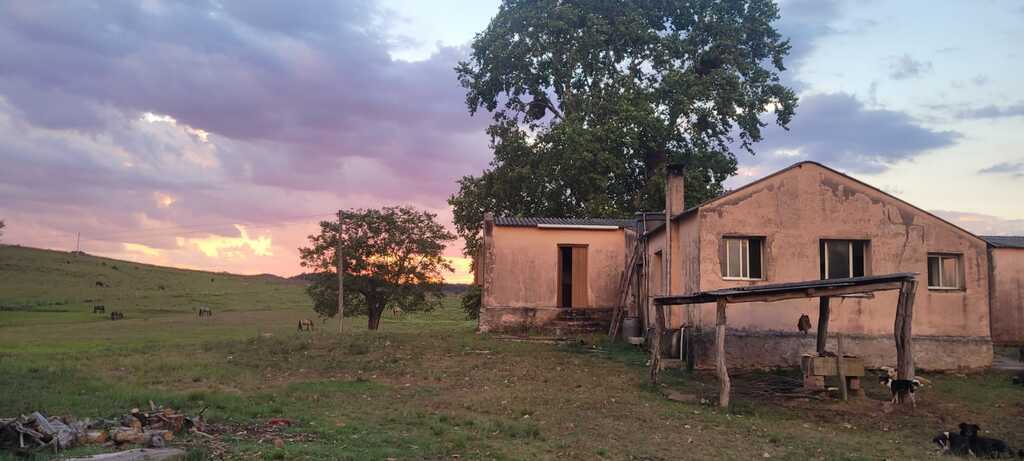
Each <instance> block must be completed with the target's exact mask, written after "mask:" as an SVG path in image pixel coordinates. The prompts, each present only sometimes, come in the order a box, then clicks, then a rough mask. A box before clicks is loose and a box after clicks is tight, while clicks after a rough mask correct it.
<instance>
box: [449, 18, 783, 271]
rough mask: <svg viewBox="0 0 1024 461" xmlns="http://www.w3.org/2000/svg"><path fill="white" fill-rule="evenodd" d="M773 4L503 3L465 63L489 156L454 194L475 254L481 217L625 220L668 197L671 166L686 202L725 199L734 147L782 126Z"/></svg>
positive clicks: (743, 147)
mask: <svg viewBox="0 0 1024 461" xmlns="http://www.w3.org/2000/svg"><path fill="white" fill-rule="evenodd" d="M778 17H779V10H778V7H777V6H776V5H775V3H774V2H773V1H771V0H686V1H679V0H504V1H503V2H502V4H501V7H500V9H499V12H498V14H497V16H495V17H494V19H492V20H491V22H490V24H489V25H488V26H487V28H486V29H485V30H484V31H483V32H482V33H480V34H478V35H477V36H476V38H475V39H474V41H473V44H472V53H471V54H470V56H469V58H468V59H467V60H466V61H464V62H460V63H459V65H458V66H457V67H456V69H455V70H456V73H457V76H458V80H459V82H460V83H461V84H462V86H463V87H464V88H465V89H466V104H467V106H468V108H469V112H470V113H471V114H475V113H476V112H477V111H479V110H484V111H487V112H489V113H490V114H491V116H492V119H493V120H492V124H491V125H490V127H489V128H488V129H487V133H488V134H489V135H490V138H491V147H492V149H493V151H494V158H493V160H492V162H491V164H490V167H488V168H487V169H486V170H484V171H483V172H482V174H480V175H478V176H465V177H463V178H461V179H460V180H459V182H458V183H459V191H458V192H457V193H456V194H455V195H453V196H452V197H451V198H450V199H449V203H450V204H451V205H452V207H453V209H454V218H455V225H456V228H457V230H458V232H459V234H460V235H461V236H462V237H463V238H465V239H466V252H467V254H475V250H476V247H477V245H478V238H479V237H478V236H479V231H480V226H481V222H482V220H483V213H484V212H487V211H493V212H495V213H496V214H499V215H500V214H506V215H534V216H538V215H544V216H556V217H609V216H625V215H629V214H631V213H632V212H635V211H640V210H657V209H661V208H662V207H663V206H664V194H663V192H662V191H663V185H664V173H663V168H661V166H662V165H664V163H665V162H666V161H671V162H674V163H682V164H683V165H684V166H685V168H686V178H687V182H686V199H687V202H688V204H691V205H692V204H695V203H698V202H700V201H703V200H706V199H708V198H711V197H714V196H716V195H718V194H720V193H721V192H722V190H723V188H722V182H723V181H724V180H725V179H726V178H728V177H729V176H731V175H733V174H734V173H735V171H736V157H735V154H734V152H735V151H747V152H750V153H753V152H754V151H753V144H754V143H756V142H757V141H759V140H761V129H762V128H763V127H764V126H766V125H767V123H768V122H767V121H766V120H765V117H764V116H765V115H766V114H768V113H774V116H775V123H778V124H779V125H781V126H783V127H785V126H786V125H787V124H788V123H789V121H790V120H791V118H792V117H793V114H794V110H795V107H796V96H795V95H794V93H793V91H792V90H790V89H789V88H786V87H785V86H784V85H783V84H782V83H781V81H780V78H779V74H780V72H782V71H783V70H784V69H785V68H784V66H783V58H784V57H785V56H786V54H787V53H788V52H789V49H790V46H789V43H788V41H787V40H784V39H783V38H782V37H781V35H780V34H779V33H778V31H776V30H775V28H774V27H773V26H772V23H773V22H774V21H775V20H777V19H778Z"/></svg>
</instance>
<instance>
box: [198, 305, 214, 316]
mask: <svg viewBox="0 0 1024 461" xmlns="http://www.w3.org/2000/svg"><path fill="white" fill-rule="evenodd" d="M199 316H200V317H213V310H212V309H210V308H209V307H200V308H199Z"/></svg>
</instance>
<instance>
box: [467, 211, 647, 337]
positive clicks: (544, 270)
mask: <svg viewBox="0 0 1024 461" xmlns="http://www.w3.org/2000/svg"><path fill="white" fill-rule="evenodd" d="M625 232H626V231H624V230H622V229H618V230H576V229H541V228H536V227H508V226H493V228H492V230H491V232H490V235H489V236H488V235H485V237H484V239H485V244H484V247H485V251H486V252H487V254H486V256H485V261H486V263H485V267H484V269H483V270H484V272H485V274H484V290H483V299H482V306H481V314H480V325H479V329H480V330H481V331H488V330H492V329H498V328H499V327H507V326H509V325H505V324H506V323H510V322H521V321H522V318H523V317H524V314H523V312H526V311H529V312H530V314H529V317H530V321H531V322H535V323H536V324H537V325H540V324H543V323H546V322H550V321H551V320H553V319H554V318H555V316H556V315H557V312H558V310H559V308H558V291H557V289H558V287H557V284H558V245H560V244H577V245H578V244H585V245H587V291H588V293H587V301H588V302H587V306H588V307H589V308H611V307H614V306H615V304H616V303H617V302H618V298H619V280H620V278H621V277H622V270H623V268H624V267H625V265H626V259H625V258H626V243H627V236H626V234H625ZM485 233H486V229H485Z"/></svg>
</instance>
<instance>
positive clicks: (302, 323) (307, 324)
mask: <svg viewBox="0 0 1024 461" xmlns="http://www.w3.org/2000/svg"><path fill="white" fill-rule="evenodd" d="M303 330H305V331H313V321H312V320H310V319H302V320H299V331H303Z"/></svg>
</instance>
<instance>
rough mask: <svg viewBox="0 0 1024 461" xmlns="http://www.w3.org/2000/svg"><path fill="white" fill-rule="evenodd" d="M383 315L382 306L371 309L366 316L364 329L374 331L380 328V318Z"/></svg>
mask: <svg viewBox="0 0 1024 461" xmlns="http://www.w3.org/2000/svg"><path fill="white" fill-rule="evenodd" d="M383 314H384V306H380V307H371V308H370V312H369V313H368V314H367V316H366V317H367V325H366V328H367V329H369V330H376V329H378V328H380V318H381V317H382V316H383Z"/></svg>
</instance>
